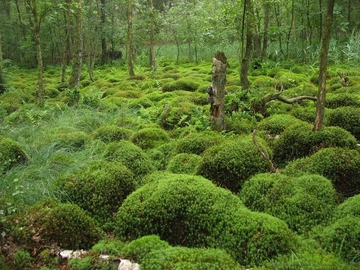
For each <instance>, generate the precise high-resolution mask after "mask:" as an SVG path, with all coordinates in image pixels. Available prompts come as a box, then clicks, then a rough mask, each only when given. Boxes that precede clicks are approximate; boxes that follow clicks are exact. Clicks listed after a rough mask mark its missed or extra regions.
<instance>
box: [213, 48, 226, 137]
mask: <svg viewBox="0 0 360 270" xmlns="http://www.w3.org/2000/svg"><path fill="white" fill-rule="evenodd" d="M227 66H228V64H227V59H226V56H225V54H224V53H223V52H216V54H215V57H214V59H213V66H212V80H211V86H209V88H208V95H209V97H208V101H209V103H210V121H211V128H212V129H213V130H218V131H222V130H225V128H226V125H225V104H224V103H225V102H224V97H225V84H226V68H227Z"/></svg>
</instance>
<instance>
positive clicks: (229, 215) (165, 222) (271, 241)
mask: <svg viewBox="0 0 360 270" xmlns="http://www.w3.org/2000/svg"><path fill="white" fill-rule="evenodd" d="M156 176H157V180H153V181H151V182H149V183H148V184H146V185H144V186H142V187H141V188H139V189H137V190H136V191H135V192H133V193H132V194H130V195H129V196H128V197H127V199H126V200H125V201H124V203H123V204H122V206H121V207H120V208H119V211H118V213H117V216H116V219H117V228H116V230H115V233H116V235H117V236H118V237H120V238H125V239H137V238H139V237H141V236H145V235H151V234H156V235H158V236H160V238H161V239H163V240H165V241H167V242H169V243H170V244H171V245H182V246H187V247H211V248H220V249H223V250H225V251H226V252H227V253H229V254H230V255H231V256H232V257H234V258H236V260H237V261H238V262H239V263H242V264H249V265H250V264H254V265H255V264H259V263H261V262H262V261H263V260H265V259H269V258H272V257H273V256H276V255H278V254H282V253H287V252H288V251H289V250H290V249H291V248H292V247H293V246H292V245H293V244H295V243H296V240H295V238H294V235H293V233H292V232H291V231H290V230H289V229H288V227H287V225H286V224H285V223H284V222H283V221H281V220H279V219H277V218H274V217H271V216H268V215H266V214H262V213H253V212H250V211H249V210H248V209H246V208H245V207H244V206H243V204H242V202H241V201H240V200H239V198H238V197H237V196H235V195H233V194H232V193H231V192H229V191H227V190H225V189H222V188H218V187H216V186H215V185H214V184H212V183H211V182H210V181H208V180H206V179H204V178H202V177H200V176H190V175H182V174H163V175H162V176H161V175H160V174H156ZM259 231H260V232H261V233H260V234H259Z"/></svg>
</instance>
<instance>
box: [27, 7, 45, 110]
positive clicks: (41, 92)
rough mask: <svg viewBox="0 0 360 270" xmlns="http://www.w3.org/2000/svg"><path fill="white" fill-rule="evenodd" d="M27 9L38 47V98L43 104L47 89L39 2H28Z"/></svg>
mask: <svg viewBox="0 0 360 270" xmlns="http://www.w3.org/2000/svg"><path fill="white" fill-rule="evenodd" d="M27 9H28V11H29V12H30V13H31V16H32V19H30V18H29V22H30V24H31V26H32V30H33V38H34V41H35V47H36V59H37V69H38V90H37V98H38V103H39V104H43V102H44V96H45V87H44V78H43V70H44V65H43V59H42V51H41V40H40V19H39V13H38V7H37V0H31V1H28V2H27ZM29 15H30V14H29Z"/></svg>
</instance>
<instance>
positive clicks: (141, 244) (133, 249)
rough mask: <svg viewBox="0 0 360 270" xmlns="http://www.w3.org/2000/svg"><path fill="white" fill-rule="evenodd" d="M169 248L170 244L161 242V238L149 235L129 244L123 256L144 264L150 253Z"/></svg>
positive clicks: (122, 253) (124, 249)
mask: <svg viewBox="0 0 360 270" xmlns="http://www.w3.org/2000/svg"><path fill="white" fill-rule="evenodd" d="M168 247H170V245H169V243H168V242H166V241H163V240H161V239H160V237H159V236H157V235H147V236H143V237H141V238H139V239H136V240H133V241H131V242H130V243H128V244H127V245H126V246H125V247H124V248H123V249H122V252H121V255H123V256H124V257H125V258H127V259H130V260H132V261H136V262H142V260H143V259H144V257H145V256H146V255H147V254H148V253H149V252H151V251H155V250H160V249H164V248H168Z"/></svg>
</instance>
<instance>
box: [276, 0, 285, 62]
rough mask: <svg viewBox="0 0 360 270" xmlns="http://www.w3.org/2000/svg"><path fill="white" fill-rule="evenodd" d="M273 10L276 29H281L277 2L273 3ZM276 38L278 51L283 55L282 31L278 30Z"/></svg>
mask: <svg viewBox="0 0 360 270" xmlns="http://www.w3.org/2000/svg"><path fill="white" fill-rule="evenodd" d="M274 11H275V18H276V25H277V27H278V29H281V27H282V24H281V20H280V8H279V4H278V3H274ZM278 39H279V51H280V52H281V54H282V55H284V56H285V53H284V50H283V46H282V44H283V40H282V33H281V32H280V31H279V34H278Z"/></svg>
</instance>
